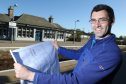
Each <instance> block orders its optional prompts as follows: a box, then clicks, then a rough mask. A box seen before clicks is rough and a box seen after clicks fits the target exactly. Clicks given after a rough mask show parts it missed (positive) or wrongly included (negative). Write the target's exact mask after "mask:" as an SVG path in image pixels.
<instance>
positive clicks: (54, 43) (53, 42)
mask: <svg viewBox="0 0 126 84" xmlns="http://www.w3.org/2000/svg"><path fill="white" fill-rule="evenodd" d="M52 44H53V46H54V47H55V48H56V49H57V50H58V48H59V46H58V44H57V41H56V40H54V41H52Z"/></svg>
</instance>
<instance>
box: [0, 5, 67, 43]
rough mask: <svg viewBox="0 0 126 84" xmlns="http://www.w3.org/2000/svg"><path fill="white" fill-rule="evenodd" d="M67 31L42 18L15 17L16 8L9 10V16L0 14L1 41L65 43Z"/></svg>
mask: <svg viewBox="0 0 126 84" xmlns="http://www.w3.org/2000/svg"><path fill="white" fill-rule="evenodd" d="M66 31H67V30H66V29H65V28H63V27H61V26H60V25H59V24H57V23H53V17H52V16H50V17H49V18H48V20H46V19H45V18H42V17H38V16H34V15H29V14H22V15H20V16H14V7H13V6H10V7H9V8H8V14H0V39H1V40H3V39H4V40H12V41H13V40H14V41H15V40H24V41H49V40H57V41H65V38H66Z"/></svg>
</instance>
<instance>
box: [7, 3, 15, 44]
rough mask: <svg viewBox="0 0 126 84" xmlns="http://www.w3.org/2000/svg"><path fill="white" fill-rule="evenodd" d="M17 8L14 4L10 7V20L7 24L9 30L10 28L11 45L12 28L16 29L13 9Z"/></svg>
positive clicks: (12, 37)
mask: <svg viewBox="0 0 126 84" xmlns="http://www.w3.org/2000/svg"><path fill="white" fill-rule="evenodd" d="M15 7H17V4H14V5H13V6H10V10H11V11H10V12H11V13H10V14H12V15H11V16H10V18H11V21H10V22H9V28H11V43H13V40H14V35H13V33H14V32H13V31H14V28H16V23H15V21H14V8H15Z"/></svg>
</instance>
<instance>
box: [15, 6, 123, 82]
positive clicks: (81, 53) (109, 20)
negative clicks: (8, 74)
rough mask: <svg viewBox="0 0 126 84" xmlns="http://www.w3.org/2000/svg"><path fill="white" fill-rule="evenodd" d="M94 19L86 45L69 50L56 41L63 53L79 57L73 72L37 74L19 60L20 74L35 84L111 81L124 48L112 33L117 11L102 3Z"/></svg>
mask: <svg viewBox="0 0 126 84" xmlns="http://www.w3.org/2000/svg"><path fill="white" fill-rule="evenodd" d="M90 18H91V20H90V23H91V25H92V29H93V32H94V35H93V36H91V38H90V39H89V41H88V42H87V43H86V44H85V45H84V46H83V47H82V48H80V49H79V50H69V49H66V48H63V47H59V46H58V45H57V43H56V42H54V43H53V45H54V47H55V48H56V49H58V53H59V54H61V55H63V56H64V57H67V58H71V59H75V60H78V63H77V65H76V67H75V68H74V70H73V71H72V72H71V73H69V74H54V75H49V74H46V73H36V72H31V71H29V70H27V69H26V68H25V67H23V66H22V65H20V64H17V63H15V64H14V66H15V70H16V77H17V78H21V79H25V80H30V81H33V82H34V84H103V83H104V84H107V83H106V82H107V79H108V80H109V76H110V75H111V74H112V73H113V72H115V70H116V68H117V67H118V66H119V64H120V60H121V51H120V49H119V47H118V46H117V45H116V43H115V35H114V34H111V27H112V25H113V23H114V21H115V17H114V12H113V9H112V8H111V7H110V6H107V5H105V4H99V5H96V6H95V7H94V8H93V10H92V12H91V16H90ZM22 74H25V75H22ZM108 83H109V82H108ZM109 84H110V83H109Z"/></svg>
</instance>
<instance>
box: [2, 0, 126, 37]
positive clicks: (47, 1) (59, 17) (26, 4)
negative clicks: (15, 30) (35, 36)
mask: <svg viewBox="0 0 126 84" xmlns="http://www.w3.org/2000/svg"><path fill="white" fill-rule="evenodd" d="M14 4H17V5H18V6H17V7H15V9H14V10H15V11H14V15H16V16H20V15H21V14H30V15H34V16H39V17H43V18H45V19H47V20H48V17H49V16H53V18H54V20H53V22H54V23H58V24H59V25H61V26H62V27H64V28H66V29H74V28H75V21H76V20H79V22H76V28H77V29H80V30H82V31H85V32H87V33H88V32H92V29H91V24H90V23H89V20H90V12H91V10H92V8H93V7H94V6H95V5H97V4H107V5H109V6H111V7H112V8H113V9H114V12H115V23H114V25H113V27H112V33H114V34H115V35H116V36H117V37H119V36H126V33H125V32H126V28H125V24H126V17H125V16H126V10H125V9H126V0H116V1H114V0H0V13H2V14H7V13H8V8H9V6H13V5H14Z"/></svg>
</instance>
